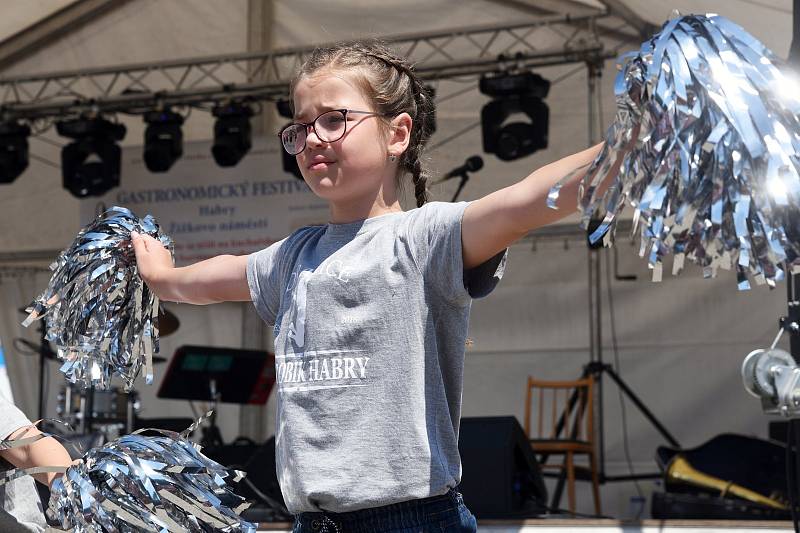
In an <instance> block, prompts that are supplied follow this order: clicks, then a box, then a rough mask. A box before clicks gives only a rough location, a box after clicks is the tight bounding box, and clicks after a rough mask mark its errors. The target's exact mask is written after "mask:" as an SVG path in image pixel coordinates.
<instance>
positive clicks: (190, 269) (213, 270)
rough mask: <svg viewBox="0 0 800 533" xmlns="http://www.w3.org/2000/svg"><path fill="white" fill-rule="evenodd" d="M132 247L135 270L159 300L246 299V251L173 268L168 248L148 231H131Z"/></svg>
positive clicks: (215, 301)
mask: <svg viewBox="0 0 800 533" xmlns="http://www.w3.org/2000/svg"><path fill="white" fill-rule="evenodd" d="M133 249H134V251H135V252H136V263H137V265H138V267H139V274H140V275H141V276H142V279H144V281H145V283H147V286H148V287H150V290H152V291H153V292H154V293H155V294H156V296H158V297H159V298H160V299H162V300H166V301H170V302H184V303H191V304H198V305H203V304H211V303H219V302H247V301H250V289H249V287H248V285H247V256H246V255H220V256H217V257H212V258H211V259H206V260H205V261H200V262H199V263H195V264H193V265H189V266H186V267H180V268H176V267H175V266H174V265H173V264H172V257H171V256H170V253H169V251H167V249H166V248H164V246H162V245H161V243H160V242H159V241H158V240H156V239H154V238H153V237H150V236H149V235H140V234H138V233H137V234H134V235H133Z"/></svg>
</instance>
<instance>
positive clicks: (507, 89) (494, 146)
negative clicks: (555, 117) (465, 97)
mask: <svg viewBox="0 0 800 533" xmlns="http://www.w3.org/2000/svg"><path fill="white" fill-rule="evenodd" d="M549 90H550V82H549V81H548V80H546V79H544V78H542V77H541V76H539V75H538V74H534V73H533V72H523V73H520V74H499V75H495V76H484V77H482V78H481V80H480V91H481V92H482V93H483V94H485V95H488V96H491V97H493V98H494V99H493V100H492V101H491V102H489V103H487V104H486V105H484V106H483V109H481V131H482V135H483V151H484V152H486V153H488V154H495V155H496V156H497V157H498V158H499V159H502V160H503V161H511V160H514V159H519V158H520V157H524V156H526V155H530V154H532V153H534V152H535V151H537V150H540V149H542V148H547V132H548V126H549V118H550V110H549V109H548V107H547V104H545V103H544V101H543V100H542V99H543V98H545V97H546V96H547V93H548V91H549ZM520 113H522V114H524V115H526V116H527V117H528V119H530V122H520V121H516V122H508V123H506V119H508V118H509V117H510V116H512V115H514V114H520Z"/></svg>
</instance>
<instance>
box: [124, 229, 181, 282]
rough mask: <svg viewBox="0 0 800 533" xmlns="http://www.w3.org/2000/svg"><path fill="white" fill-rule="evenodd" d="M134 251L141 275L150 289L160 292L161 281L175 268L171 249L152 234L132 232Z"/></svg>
mask: <svg viewBox="0 0 800 533" xmlns="http://www.w3.org/2000/svg"><path fill="white" fill-rule="evenodd" d="M131 241H132V242H133V251H134V252H135V253H136V263H137V265H138V267H139V275H141V276H142V279H143V280H144V281H145V283H147V286H148V287H150V289H151V290H152V291H153V292H155V293H156V294H158V292H159V291H158V286H159V283H160V282H163V280H164V279H165V278H166V277H167V275H168V274H169V272H170V271H171V270H173V269H174V268H175V265H174V263H173V261H172V255H171V254H170V253H169V250H167V249H166V248H164V245H162V244H161V242H160V241H159V240H158V239H154V238H153V237H151V236H150V235H147V234H140V233H136V232H135V231H134V232H132V233H131Z"/></svg>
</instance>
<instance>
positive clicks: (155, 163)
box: [144, 109, 183, 172]
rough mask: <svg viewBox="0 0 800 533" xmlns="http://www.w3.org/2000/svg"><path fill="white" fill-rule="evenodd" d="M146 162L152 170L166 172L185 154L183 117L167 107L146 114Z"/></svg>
mask: <svg viewBox="0 0 800 533" xmlns="http://www.w3.org/2000/svg"><path fill="white" fill-rule="evenodd" d="M144 121H145V122H146V123H147V129H146V130H145V132H144V164H145V165H146V166H147V169H148V170H149V171H150V172H166V171H168V170H169V169H170V168H171V167H172V165H173V164H174V163H175V161H177V160H178V158H179V157H180V156H182V155H183V131H182V130H181V126H182V125H183V117H182V116H181V115H179V114H178V113H175V112H173V111H170V110H168V109H165V110H163V111H150V112H148V113H146V114H145V115H144Z"/></svg>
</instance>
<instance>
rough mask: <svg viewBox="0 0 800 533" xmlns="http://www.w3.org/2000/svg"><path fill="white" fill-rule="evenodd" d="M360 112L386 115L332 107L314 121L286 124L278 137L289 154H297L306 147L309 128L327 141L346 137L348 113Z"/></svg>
mask: <svg viewBox="0 0 800 533" xmlns="http://www.w3.org/2000/svg"><path fill="white" fill-rule="evenodd" d="M349 113H359V114H361V115H376V116H384V115H382V114H381V113H374V112H372V111H356V110H355V109H332V110H331V111H325V112H324V113H321V114H320V115H319V116H318V117H317V118H315V119H314V120H313V122H295V123H292V124H289V125H287V126H285V127H284V128H283V129H282V130H281V131H280V133H278V137H280V139H281V144H282V145H283V149H284V150H286V152H287V153H288V154H289V155H297V154H299V153H300V152H302V151H303V150H305V149H306V139H307V138H308V128H309V127H312V128H314V133H316V134H317V137H319V140H321V141H322V142H326V143H332V142H336V141H338V140H339V139H341V138H342V137H344V134H345V132H346V131H347V115H348V114H349Z"/></svg>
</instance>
